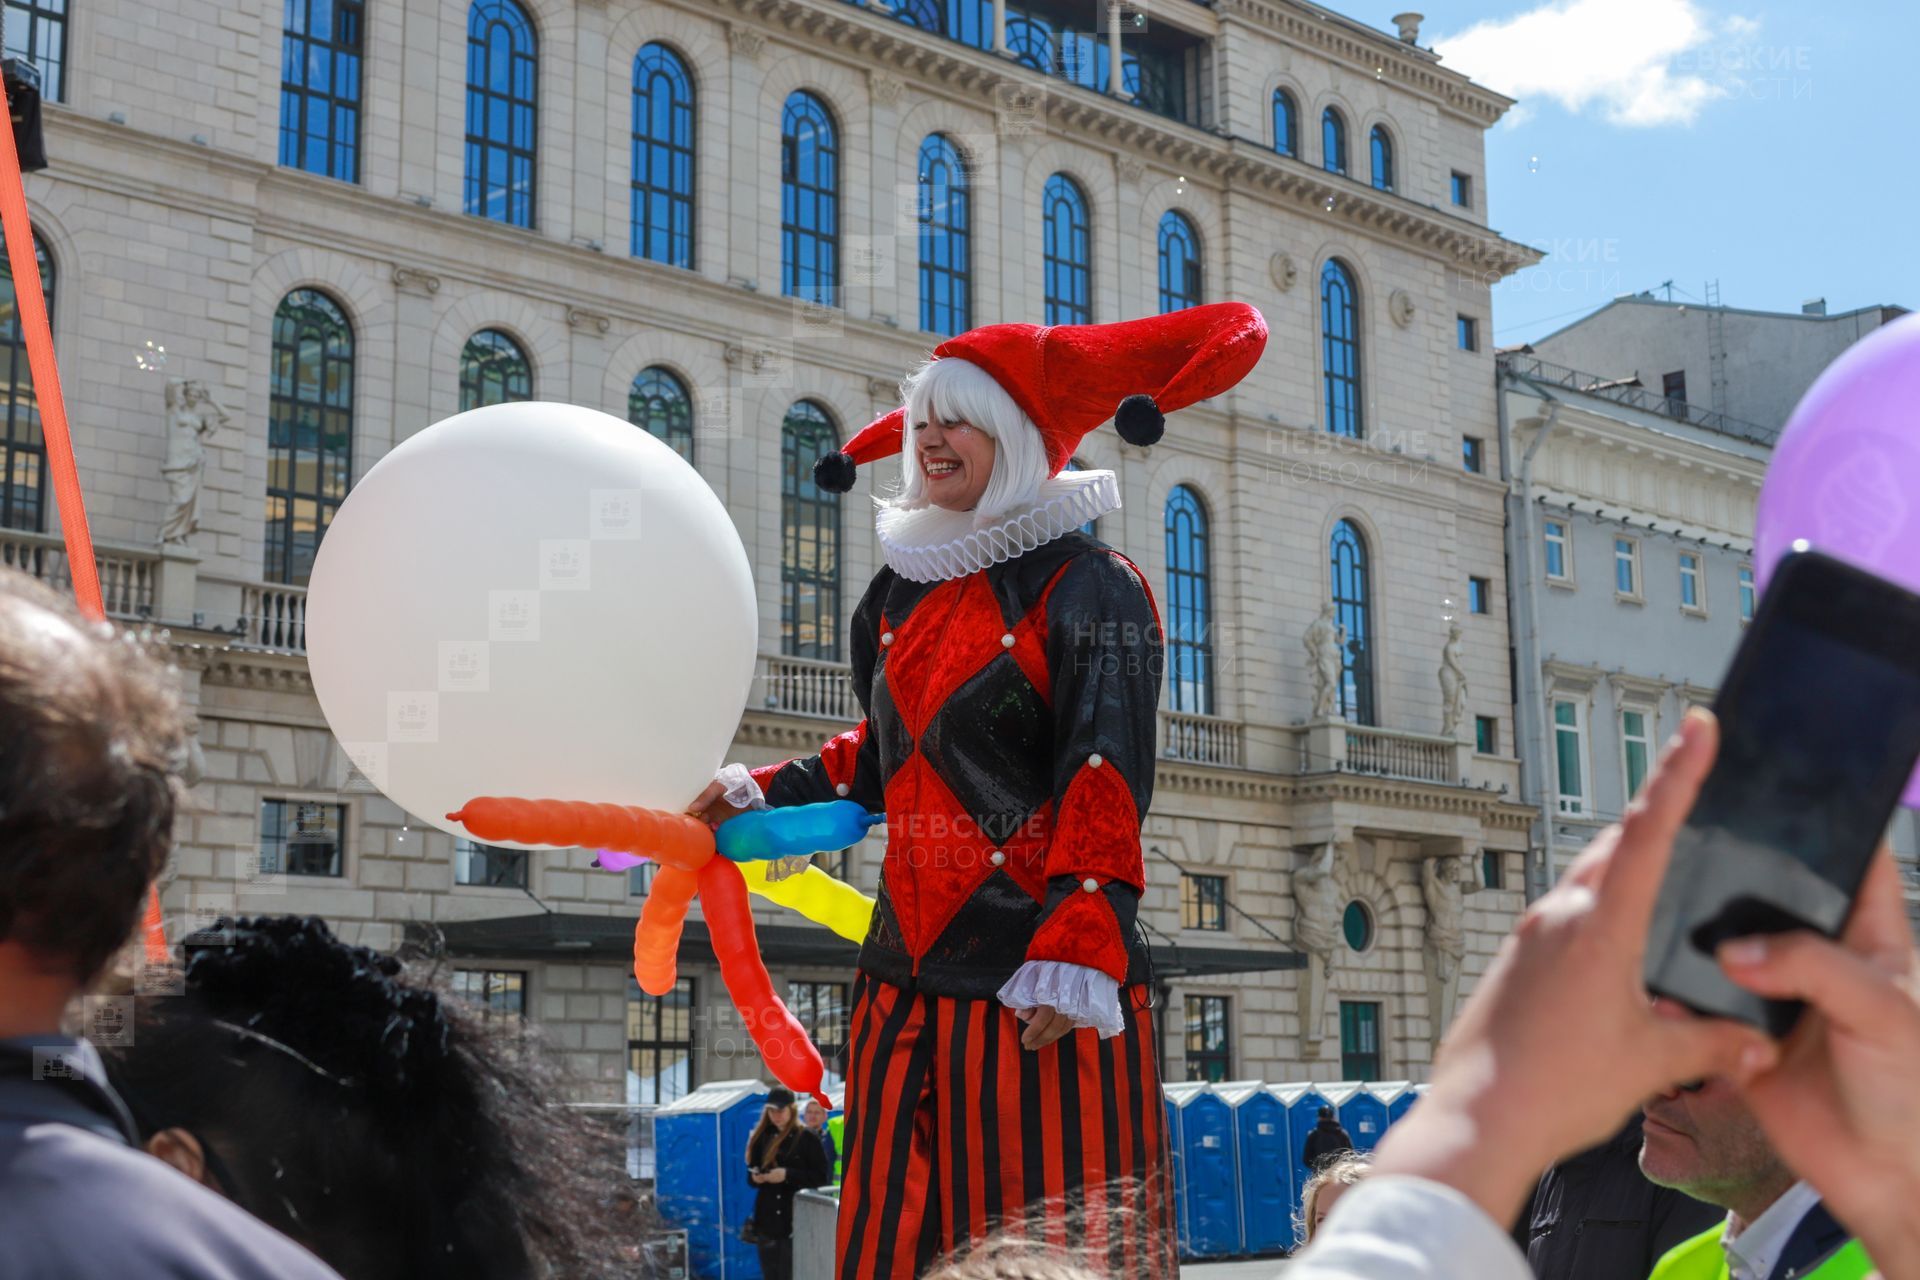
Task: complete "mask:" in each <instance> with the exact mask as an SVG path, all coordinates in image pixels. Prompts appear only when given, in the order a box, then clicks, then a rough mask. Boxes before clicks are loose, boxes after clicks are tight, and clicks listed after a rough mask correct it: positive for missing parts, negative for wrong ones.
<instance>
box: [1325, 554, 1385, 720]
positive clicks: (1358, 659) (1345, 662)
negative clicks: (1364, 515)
mask: <svg viewBox="0 0 1920 1280" xmlns="http://www.w3.org/2000/svg"><path fill="white" fill-rule="evenodd" d="M1328 542H1329V548H1328V549H1329V551H1330V553H1331V556H1332V560H1333V616H1334V622H1335V623H1337V624H1338V625H1339V627H1340V629H1341V631H1342V633H1343V636H1342V639H1343V641H1344V643H1343V644H1342V646H1341V649H1340V715H1341V717H1342V718H1343V719H1347V720H1351V721H1353V722H1354V723H1355V724H1373V723H1375V721H1374V718H1373V604H1372V592H1371V590H1370V588H1369V585H1368V572H1367V540H1366V538H1364V537H1363V536H1361V533H1360V529H1359V526H1357V525H1355V524H1354V522H1353V521H1351V520H1342V521H1341V522H1340V523H1339V524H1337V525H1335V526H1334V527H1333V536H1332V537H1331V538H1330V539H1329V540H1328Z"/></svg>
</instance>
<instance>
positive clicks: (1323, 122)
mask: <svg viewBox="0 0 1920 1280" xmlns="http://www.w3.org/2000/svg"><path fill="white" fill-rule="evenodd" d="M1320 153H1321V155H1320V159H1321V163H1322V164H1324V165H1325V166H1326V169H1327V172H1328V173H1345V172H1346V171H1347V120H1346V117H1345V116H1343V115H1341V114H1340V112H1339V111H1338V110H1336V109H1335V108H1333V107H1328V108H1327V109H1326V110H1325V111H1324V112H1322V113H1321V114H1320Z"/></svg>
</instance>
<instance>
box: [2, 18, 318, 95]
mask: <svg viewBox="0 0 1920 1280" xmlns="http://www.w3.org/2000/svg"><path fill="white" fill-rule="evenodd" d="M287 7H288V11H289V12H291V11H292V7H293V0H288V6H287ZM6 28H7V53H6V56H7V57H9V58H19V59H21V60H22V61H25V62H31V63H32V64H33V65H34V68H35V69H36V70H38V71H39V72H40V100H41V101H43V102H65V101H66V100H67V0H6Z"/></svg>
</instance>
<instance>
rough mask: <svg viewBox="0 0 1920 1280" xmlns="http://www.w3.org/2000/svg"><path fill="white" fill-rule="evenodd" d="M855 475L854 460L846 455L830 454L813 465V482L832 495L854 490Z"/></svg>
mask: <svg viewBox="0 0 1920 1280" xmlns="http://www.w3.org/2000/svg"><path fill="white" fill-rule="evenodd" d="M853 475H854V466H853V458H852V457H851V456H849V455H847V454H845V453H829V454H827V455H825V456H824V457H822V458H821V459H820V461H818V462H816V463H814V464H813V482H814V483H815V484H817V485H819V486H820V487H821V488H822V489H825V490H827V491H828V492H830V493H845V492H847V491H848V490H849V489H851V488H853Z"/></svg>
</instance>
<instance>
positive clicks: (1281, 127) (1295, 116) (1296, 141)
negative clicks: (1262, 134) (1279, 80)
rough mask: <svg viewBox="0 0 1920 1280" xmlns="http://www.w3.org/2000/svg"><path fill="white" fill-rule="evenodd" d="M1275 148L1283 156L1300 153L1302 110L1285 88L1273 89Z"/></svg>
mask: <svg viewBox="0 0 1920 1280" xmlns="http://www.w3.org/2000/svg"><path fill="white" fill-rule="evenodd" d="M1273 149H1274V150H1275V151H1278V152H1279V153H1280V154H1281V155H1283V156H1297V155H1299V154H1300V110H1299V108H1298V107H1296V106H1295V105H1294V102H1293V95H1292V94H1290V93H1288V92H1287V91H1286V90H1285V89H1275V90H1274V91H1273Z"/></svg>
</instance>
